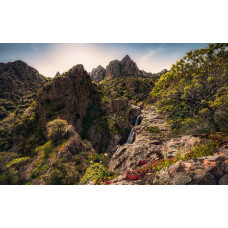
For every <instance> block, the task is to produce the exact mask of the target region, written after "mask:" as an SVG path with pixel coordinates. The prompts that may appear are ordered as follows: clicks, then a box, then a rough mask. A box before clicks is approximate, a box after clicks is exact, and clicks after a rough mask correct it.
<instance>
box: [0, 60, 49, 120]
mask: <svg viewBox="0 0 228 228" xmlns="http://www.w3.org/2000/svg"><path fill="white" fill-rule="evenodd" d="M46 81H47V79H46V78H45V77H43V76H42V75H40V74H39V72H38V71H37V70H36V69H34V68H32V67H30V66H28V65H27V64H26V63H24V62H23V61H20V60H19V61H15V62H10V63H0V120H1V119H3V118H5V117H6V116H7V115H8V114H9V113H10V112H12V111H14V110H16V109H24V108H26V107H28V106H29V102H30V100H31V99H30V98H32V97H33V96H34V94H35V93H36V91H37V90H38V89H39V88H41V87H42V86H43V85H44V83H45V82H46Z"/></svg>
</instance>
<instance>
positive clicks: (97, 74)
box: [91, 65, 106, 82]
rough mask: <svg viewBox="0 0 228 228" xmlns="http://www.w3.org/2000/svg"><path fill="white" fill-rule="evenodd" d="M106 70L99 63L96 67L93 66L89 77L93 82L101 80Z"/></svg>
mask: <svg viewBox="0 0 228 228" xmlns="http://www.w3.org/2000/svg"><path fill="white" fill-rule="evenodd" d="M105 74H106V70H105V68H104V67H102V66H101V65H99V66H98V67H97V68H94V69H93V70H92V72H91V78H92V80H93V81H95V82H99V81H102V80H103V79H104V78H105Z"/></svg>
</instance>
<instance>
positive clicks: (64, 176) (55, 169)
mask: <svg viewBox="0 0 228 228" xmlns="http://www.w3.org/2000/svg"><path fill="white" fill-rule="evenodd" d="M79 179H80V175H79V173H78V171H77V170H76V168H75V166H74V163H71V162H68V163H63V162H62V161H61V160H60V159H59V160H57V161H56V162H55V163H54V164H53V165H52V167H51V170H50V172H48V173H47V174H46V175H45V176H44V181H45V184H49V185H57V184H58V185H73V184H77V183H78V182H79Z"/></svg>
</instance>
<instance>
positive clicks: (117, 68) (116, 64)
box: [106, 55, 142, 79]
mask: <svg viewBox="0 0 228 228" xmlns="http://www.w3.org/2000/svg"><path fill="white" fill-rule="evenodd" d="M118 76H142V72H141V71H140V70H139V68H138V66H137V64H136V63H135V62H134V61H133V60H132V59H131V58H130V57H129V55H126V56H125V57H124V58H123V59H122V60H121V61H119V60H114V61H111V62H110V63H109V65H108V66H107V67H106V79H113V78H115V77H118Z"/></svg>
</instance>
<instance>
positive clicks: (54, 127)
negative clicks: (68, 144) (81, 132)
mask: <svg viewBox="0 0 228 228" xmlns="http://www.w3.org/2000/svg"><path fill="white" fill-rule="evenodd" d="M67 125H68V123H67V121H66V120H61V119H55V120H53V121H51V122H49V123H48V124H47V132H48V138H49V139H51V140H53V141H54V142H55V143H56V142H57V141H58V140H60V139H61V138H62V137H63V134H64V133H65V132H66V128H67Z"/></svg>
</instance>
